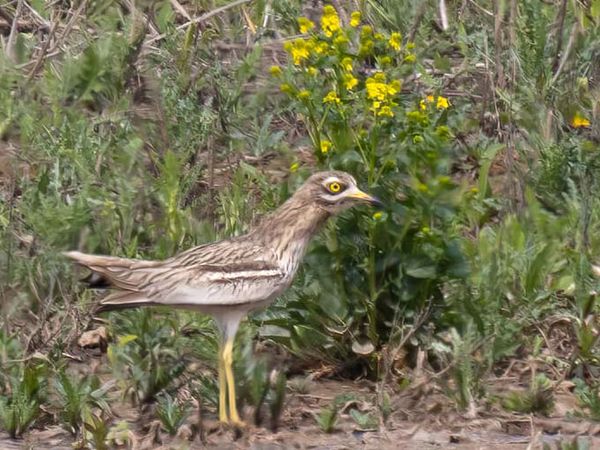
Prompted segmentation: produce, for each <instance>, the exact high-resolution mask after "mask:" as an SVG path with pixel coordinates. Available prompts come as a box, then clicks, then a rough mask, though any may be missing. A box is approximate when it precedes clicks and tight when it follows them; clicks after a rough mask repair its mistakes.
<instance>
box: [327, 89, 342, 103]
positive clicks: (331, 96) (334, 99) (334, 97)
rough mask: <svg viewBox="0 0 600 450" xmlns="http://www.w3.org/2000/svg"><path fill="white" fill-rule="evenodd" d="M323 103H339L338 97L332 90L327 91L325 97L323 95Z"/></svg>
mask: <svg viewBox="0 0 600 450" xmlns="http://www.w3.org/2000/svg"><path fill="white" fill-rule="evenodd" d="M323 103H334V104H336V105H339V104H340V103H341V100H340V98H339V97H338V95H337V94H336V93H335V92H334V91H329V92H328V93H327V95H326V96H325V97H323Z"/></svg>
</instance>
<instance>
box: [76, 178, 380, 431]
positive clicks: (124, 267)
mask: <svg viewBox="0 0 600 450" xmlns="http://www.w3.org/2000/svg"><path fill="white" fill-rule="evenodd" d="M359 203H367V204H372V205H379V206H381V202H380V201H379V200H378V199H377V198H376V197H373V196H371V195H369V194H367V193H365V192H363V191H361V190H360V189H359V188H358V186H357V183H356V180H355V179H354V177H353V176H352V175H350V174H348V173H346V172H342V171H324V172H317V173H315V174H313V175H312V176H310V177H309V178H308V179H307V180H306V182H305V183H304V184H303V185H302V186H301V187H300V188H298V189H297V190H296V192H295V193H294V194H293V195H292V196H291V197H290V198H289V199H288V200H287V201H285V202H284V203H283V204H282V205H281V206H280V207H279V208H277V209H276V210H275V211H273V212H272V213H270V214H268V215H266V216H265V217H264V219H263V220H261V221H260V222H259V223H258V225H257V226H255V227H254V228H252V229H251V230H250V231H249V232H248V233H247V234H245V235H242V236H237V237H231V238H228V239H224V240H221V241H216V242H212V243H207V244H203V245H200V246H197V247H193V248H191V249H189V250H186V251H183V252H182V253H179V254H177V255H175V256H173V257H171V258H168V259H166V260H154V261H152V260H139V259H128V258H120V257H116V256H101V255H91V254H85V253H81V252H79V251H68V252H64V255H65V256H66V257H68V258H71V259H72V260H74V261H75V262H76V263H77V264H79V265H81V266H84V267H85V268H87V269H89V270H90V271H91V272H90V275H89V276H87V277H86V278H85V279H84V280H83V281H86V282H87V283H88V286H89V287H91V288H100V289H109V290H111V292H109V293H108V294H107V295H106V296H104V297H103V298H101V299H100V301H99V303H98V307H97V309H96V310H95V312H94V313H100V312H103V311H111V310H118V309H125V308H135V307H142V306H153V305H154V306H157V305H163V306H167V307H173V308H183V309H188V310H194V311H198V312H201V313H204V314H208V315H210V316H212V318H213V319H214V321H215V322H216V325H217V328H218V329H219V331H220V338H221V339H220V345H219V354H218V375H219V421H220V422H222V423H228V424H232V425H234V426H239V427H243V426H244V425H245V424H244V422H243V421H242V420H241V418H240V415H239V414H238V411H237V406H236V396H235V383H234V377H233V371H232V363H233V343H234V339H235V335H236V333H237V330H238V327H239V324H240V322H241V321H242V320H243V319H244V318H245V317H246V316H247V315H248V313H250V312H251V311H253V310H257V309H261V308H264V307H266V306H268V305H269V304H270V303H271V302H272V301H274V300H275V299H276V298H277V297H278V296H279V295H281V294H282V293H283V292H284V291H285V290H286V289H287V288H288V287H289V286H290V285H291V283H292V280H293V278H294V275H295V274H296V272H297V270H298V267H299V266H300V263H301V261H302V258H303V256H304V254H305V252H306V249H307V246H308V244H309V242H310V240H311V238H312V237H313V236H314V235H315V234H317V232H318V231H319V229H320V228H321V227H322V226H323V224H324V223H325V222H326V221H327V219H329V218H330V217H332V216H334V215H336V214H338V213H340V212H342V211H344V210H346V209H348V208H350V207H352V206H354V205H357V204H359ZM227 403H228V405H227ZM227 406H228V407H229V411H228V412H227Z"/></svg>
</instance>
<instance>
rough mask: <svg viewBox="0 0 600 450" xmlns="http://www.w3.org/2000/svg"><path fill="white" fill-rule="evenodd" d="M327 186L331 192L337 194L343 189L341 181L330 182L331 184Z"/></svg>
mask: <svg viewBox="0 0 600 450" xmlns="http://www.w3.org/2000/svg"><path fill="white" fill-rule="evenodd" d="M327 188H328V189H329V191H330V192H333V193H334V194H337V193H338V192H340V191H341V190H342V185H341V184H340V183H338V182H337V181H334V182H332V183H329V186H327Z"/></svg>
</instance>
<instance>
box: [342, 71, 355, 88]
mask: <svg viewBox="0 0 600 450" xmlns="http://www.w3.org/2000/svg"><path fill="white" fill-rule="evenodd" d="M342 81H343V82H344V87H345V88H346V89H348V90H349V91H351V90H352V89H354V88H355V87H356V85H357V84H358V80H357V79H356V77H355V76H354V75H352V74H351V73H345V74H344V75H342Z"/></svg>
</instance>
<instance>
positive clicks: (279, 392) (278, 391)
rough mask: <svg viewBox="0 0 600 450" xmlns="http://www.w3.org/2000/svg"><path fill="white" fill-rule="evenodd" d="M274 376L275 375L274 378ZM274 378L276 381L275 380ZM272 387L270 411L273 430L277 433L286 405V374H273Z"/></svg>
mask: <svg viewBox="0 0 600 450" xmlns="http://www.w3.org/2000/svg"><path fill="white" fill-rule="evenodd" d="M273 375H275V376H274V377H273ZM273 378H274V379H273ZM271 380H272V386H271V390H270V392H269V410H270V412H271V430H273V431H277V428H278V427H279V420H280V418H281V413H282V412H283V406H284V403H285V391H286V387H287V377H286V375H285V373H284V372H275V373H274V374H273V373H272V374H271Z"/></svg>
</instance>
